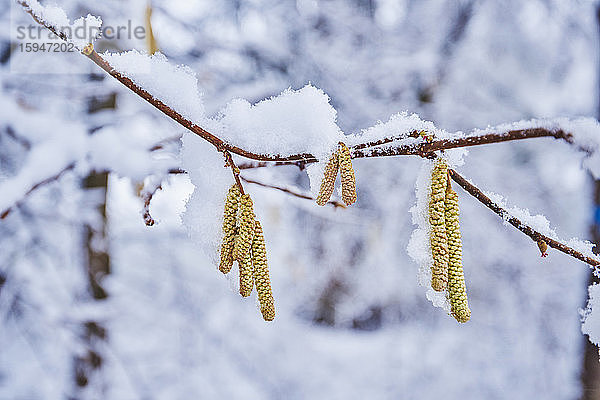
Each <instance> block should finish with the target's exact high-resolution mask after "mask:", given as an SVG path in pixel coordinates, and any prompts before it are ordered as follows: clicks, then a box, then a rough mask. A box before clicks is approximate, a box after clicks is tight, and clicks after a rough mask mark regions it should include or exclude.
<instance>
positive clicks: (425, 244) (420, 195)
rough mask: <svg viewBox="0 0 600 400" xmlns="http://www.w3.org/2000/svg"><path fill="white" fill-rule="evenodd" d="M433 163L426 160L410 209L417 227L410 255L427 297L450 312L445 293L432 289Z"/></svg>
mask: <svg viewBox="0 0 600 400" xmlns="http://www.w3.org/2000/svg"><path fill="white" fill-rule="evenodd" d="M433 165H434V163H433V161H430V160H426V161H425V162H424V163H423V166H422V167H421V170H420V172H419V175H418V177H417V181H416V185H415V194H416V197H417V202H416V204H415V205H414V206H412V207H411V208H410V213H411V214H412V222H413V224H415V225H417V228H416V229H415V230H414V231H413V233H412V235H411V237H410V241H409V242H408V246H407V249H406V250H407V252H408V255H409V256H410V257H411V258H412V259H413V260H414V261H415V262H416V263H417V264H418V265H419V272H418V275H417V277H418V282H419V284H420V285H421V286H423V287H425V288H427V292H426V294H425V295H426V297H427V299H428V300H429V301H431V303H432V304H433V305H434V306H435V307H440V308H443V309H444V310H445V311H447V312H449V311H450V304H449V303H448V300H447V298H446V293H445V292H436V291H435V290H433V289H432V288H431V265H432V264H433V258H432V256H431V245H430V243H429V232H430V231H431V225H430V224H429V211H428V210H429V196H430V192H431V171H432V169H433Z"/></svg>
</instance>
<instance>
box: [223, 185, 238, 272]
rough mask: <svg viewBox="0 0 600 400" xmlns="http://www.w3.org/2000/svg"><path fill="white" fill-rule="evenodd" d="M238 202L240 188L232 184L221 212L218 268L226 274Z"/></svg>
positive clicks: (231, 261) (229, 260) (229, 261)
mask: <svg viewBox="0 0 600 400" xmlns="http://www.w3.org/2000/svg"><path fill="white" fill-rule="evenodd" d="M239 202H240V189H239V188H238V187H237V185H235V184H234V185H233V186H232V187H231V188H230V189H229V192H228V193H227V199H226V200H225V211H224V213H223V242H222V243H221V262H220V264H219V270H220V271H221V272H222V273H224V274H227V273H228V272H229V271H230V270H231V267H232V265H233V245H234V241H235V230H236V227H235V225H236V219H237V211H238V205H239Z"/></svg>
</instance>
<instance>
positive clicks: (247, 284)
mask: <svg viewBox="0 0 600 400" xmlns="http://www.w3.org/2000/svg"><path fill="white" fill-rule="evenodd" d="M238 264H239V266H240V294H241V295H242V297H248V296H250V294H251V293H252V288H253V287H254V276H253V274H254V269H253V267H252V256H251V255H250V253H249V252H248V253H246V255H245V256H244V259H243V260H240V261H238Z"/></svg>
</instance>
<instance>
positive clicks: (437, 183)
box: [429, 159, 448, 292]
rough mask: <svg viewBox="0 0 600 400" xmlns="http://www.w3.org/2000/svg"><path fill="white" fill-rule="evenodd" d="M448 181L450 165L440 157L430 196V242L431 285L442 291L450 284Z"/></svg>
mask: <svg viewBox="0 0 600 400" xmlns="http://www.w3.org/2000/svg"><path fill="white" fill-rule="evenodd" d="M447 183H448V166H447V165H446V162H445V161H444V160H441V159H438V160H437V161H436V164H435V166H434V167H433V171H432V172H431V194H430V197H429V224H430V225H431V232H430V234H429V243H430V245H431V255H432V257H433V265H432V266H431V287H432V288H433V290H435V291H438V292H442V291H444V290H446V287H447V284H448V238H447V235H446V223H445V217H444V213H445V210H444V199H445V198H446V187H447Z"/></svg>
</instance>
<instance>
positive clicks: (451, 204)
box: [445, 185, 471, 322]
mask: <svg viewBox="0 0 600 400" xmlns="http://www.w3.org/2000/svg"><path fill="white" fill-rule="evenodd" d="M459 213H460V210H459V207H458V195H457V194H456V192H455V191H454V190H452V188H451V187H450V185H448V190H447V193H446V201H445V214H446V215H445V217H446V233H447V236H448V251H449V262H448V299H449V300H450V312H451V313H452V316H453V317H454V318H455V319H456V320H457V321H458V322H467V321H468V320H469V319H470V318H471V310H470V309H469V302H468V300H467V286H466V284H465V275H464V273H463V265H462V240H461V236H460V223H459Z"/></svg>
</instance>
